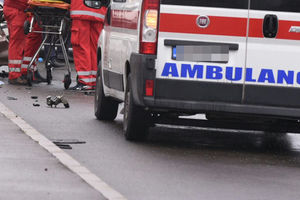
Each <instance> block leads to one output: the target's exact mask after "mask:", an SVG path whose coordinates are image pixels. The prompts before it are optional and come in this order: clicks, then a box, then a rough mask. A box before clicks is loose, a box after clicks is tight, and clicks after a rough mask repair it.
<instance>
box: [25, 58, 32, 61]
mask: <svg viewBox="0 0 300 200" xmlns="http://www.w3.org/2000/svg"><path fill="white" fill-rule="evenodd" d="M31 59H32V57H24V58H23V61H31Z"/></svg>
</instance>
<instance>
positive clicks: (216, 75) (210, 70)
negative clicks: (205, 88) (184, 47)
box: [206, 65, 223, 80]
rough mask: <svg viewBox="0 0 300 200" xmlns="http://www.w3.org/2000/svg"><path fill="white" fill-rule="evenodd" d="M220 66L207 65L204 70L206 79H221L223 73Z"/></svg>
mask: <svg viewBox="0 0 300 200" xmlns="http://www.w3.org/2000/svg"><path fill="white" fill-rule="evenodd" d="M222 71H223V69H222V67H219V66H210V65H208V66H207V70H206V78H207V79H216V80H219V79H222V78H223V74H222Z"/></svg>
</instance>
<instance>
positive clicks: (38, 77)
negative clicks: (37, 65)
mask: <svg viewBox="0 0 300 200" xmlns="http://www.w3.org/2000/svg"><path fill="white" fill-rule="evenodd" d="M32 82H33V83H42V82H47V79H45V78H44V77H42V76H41V74H40V73H39V71H38V70H36V71H35V72H34V75H33V80H32Z"/></svg>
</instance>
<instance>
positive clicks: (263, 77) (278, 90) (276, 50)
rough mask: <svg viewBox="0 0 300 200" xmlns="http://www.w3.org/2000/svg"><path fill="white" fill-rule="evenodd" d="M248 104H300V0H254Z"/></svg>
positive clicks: (247, 76) (247, 87) (244, 95)
mask: <svg viewBox="0 0 300 200" xmlns="http://www.w3.org/2000/svg"><path fill="white" fill-rule="evenodd" d="M249 16H250V26H249V39H248V47H247V71H246V74H245V90H244V94H243V101H244V103H245V104H252V105H262V106H281V107H293V108H297V107H298V108H299V107H300V73H299V72H300V1H299V0H264V1H261V0H251V9H250V13H249Z"/></svg>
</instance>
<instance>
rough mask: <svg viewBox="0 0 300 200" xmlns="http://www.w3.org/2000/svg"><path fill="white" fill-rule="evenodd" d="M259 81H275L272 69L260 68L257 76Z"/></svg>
mask: <svg viewBox="0 0 300 200" xmlns="http://www.w3.org/2000/svg"><path fill="white" fill-rule="evenodd" d="M258 82H259V83H265V82H269V83H275V78H274V74H273V71H272V70H271V69H262V70H261V72H260V75H259V78H258Z"/></svg>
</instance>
